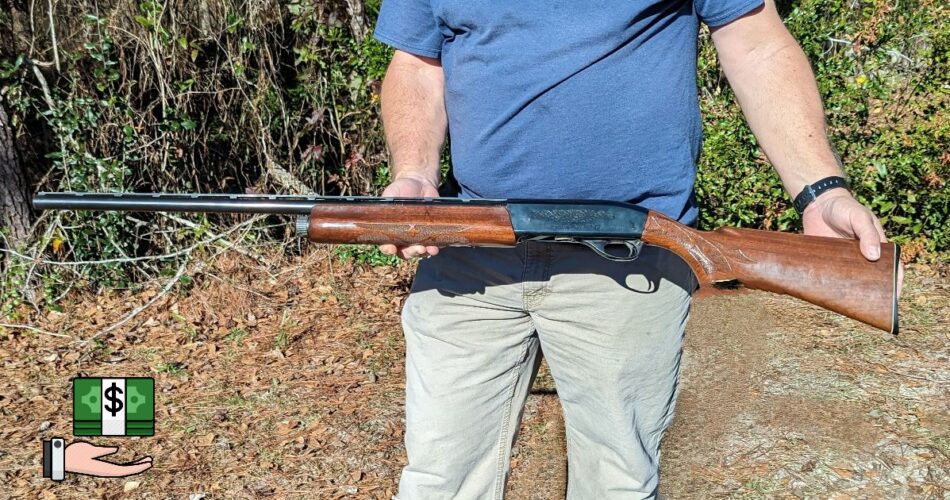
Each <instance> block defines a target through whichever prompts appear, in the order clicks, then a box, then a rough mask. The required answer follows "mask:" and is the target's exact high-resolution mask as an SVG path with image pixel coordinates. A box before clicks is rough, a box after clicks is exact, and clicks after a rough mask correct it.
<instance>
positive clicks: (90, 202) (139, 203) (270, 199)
mask: <svg viewBox="0 0 950 500" xmlns="http://www.w3.org/2000/svg"><path fill="white" fill-rule="evenodd" d="M321 203H349V204H360V205H363V204H395V203H403V204H411V205H418V204H425V205H436V206H440V205H504V204H506V203H507V202H506V201H505V200H462V199H458V198H380V197H375V196H296V195H273V194H267V195H256V194H168V193H155V194H137V193H38V194H37V195H36V196H34V197H33V208H36V209H37V210H117V211H125V212H192V213H206V212H209V213H210V212H216V213H254V214H287V215H290V214H301V215H308V214H310V211H311V210H312V209H313V207H314V206H315V205H319V204H321Z"/></svg>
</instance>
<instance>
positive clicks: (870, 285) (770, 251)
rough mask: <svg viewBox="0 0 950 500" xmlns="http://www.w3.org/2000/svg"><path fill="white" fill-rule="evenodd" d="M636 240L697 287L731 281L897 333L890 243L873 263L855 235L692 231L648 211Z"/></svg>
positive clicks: (895, 250)
mask: <svg viewBox="0 0 950 500" xmlns="http://www.w3.org/2000/svg"><path fill="white" fill-rule="evenodd" d="M643 240H644V242H645V243H647V244H651V245H657V246H661V247H664V248H667V249H669V250H670V251H672V252H674V253H676V254H677V255H679V256H680V257H681V258H682V259H683V260H684V261H686V263H687V264H689V266H690V267H691V268H692V269H693V272H694V273H695V274H696V276H697V278H698V279H699V282H700V283H701V284H703V285H712V284H714V283H717V282H724V281H733V280H734V281H738V282H739V283H741V284H742V285H743V286H746V287H748V288H752V289H756V290H766V291H769V292H775V293H781V294H785V295H791V296H793V297H797V298H799V299H802V300H805V301H808V302H811V303H812V304H815V305H818V306H821V307H823V308H825V309H828V310H830V311H834V312H837V313H839V314H843V315H845V316H848V317H850V318H853V319H856V320H858V321H862V322H864V323H867V324H869V325H871V326H874V327H876V328H880V329H882V330H884V331H888V332H891V333H897V323H898V320H897V289H896V279H897V273H896V271H897V260H898V259H899V249H898V248H897V246H896V245H894V244H893V243H886V244H882V245H881V258H880V259H879V260H877V261H874V262H872V261H869V260H867V259H865V258H864V256H862V255H861V251H860V249H859V246H858V242H857V241H856V240H847V239H840V238H824V237H819V236H806V235H802V234H792V233H780V232H774V231H759V230H755V229H736V228H722V229H717V230H715V231H699V230H696V229H693V228H690V227H688V226H684V225H682V224H679V223H677V222H676V221H673V220H670V219H669V218H667V217H665V216H663V215H660V214H657V213H655V212H650V215H649V216H648V218H647V224H646V227H645V229H644V232H643ZM804 326H806V325H803V327H804Z"/></svg>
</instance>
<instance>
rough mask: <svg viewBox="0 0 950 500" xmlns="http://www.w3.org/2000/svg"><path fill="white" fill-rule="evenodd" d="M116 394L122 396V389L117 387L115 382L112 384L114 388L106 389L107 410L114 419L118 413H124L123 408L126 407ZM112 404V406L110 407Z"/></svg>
mask: <svg viewBox="0 0 950 500" xmlns="http://www.w3.org/2000/svg"><path fill="white" fill-rule="evenodd" d="M116 393H119V394H122V389H119V388H118V387H116V385H115V382H113V383H112V387H110V388H108V389H106V401H108V403H106V405H105V407H104V408H105V410H106V411H107V412H109V413H111V414H112V416H113V417H114V416H115V414H116V413H119V412H120V411H122V407H123V406H125V405H123V404H122V400H121V399H119V397H118V396H117V395H116ZM110 404H111V406H110Z"/></svg>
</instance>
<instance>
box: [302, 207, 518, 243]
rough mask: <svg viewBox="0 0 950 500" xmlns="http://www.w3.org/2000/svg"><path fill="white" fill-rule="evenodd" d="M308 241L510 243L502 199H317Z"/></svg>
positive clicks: (511, 234)
mask: <svg viewBox="0 0 950 500" xmlns="http://www.w3.org/2000/svg"><path fill="white" fill-rule="evenodd" d="M307 237H308V238H309V239H310V241H314V242H319V243H366V244H373V245H385V244H395V245H399V246H407V245H431V246H450V245H471V246H514V245H515V243H516V238H515V233H514V230H513V229H512V227H511V219H510V218H509V217H508V210H506V209H505V207H504V205H494V206H490V205H472V206H465V205H439V204H431V205H430V204H379V205H357V204H352V203H350V204H348V203H321V204H319V205H316V206H315V207H314V208H313V210H312V211H311V212H310V225H309V227H308V229H307Z"/></svg>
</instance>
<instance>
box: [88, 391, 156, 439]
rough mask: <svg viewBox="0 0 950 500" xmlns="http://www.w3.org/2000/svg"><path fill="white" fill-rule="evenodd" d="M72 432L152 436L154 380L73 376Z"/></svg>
mask: <svg viewBox="0 0 950 500" xmlns="http://www.w3.org/2000/svg"><path fill="white" fill-rule="evenodd" d="M73 434H74V435H76V436H152V435H154V434H155V381H154V380H153V379H151V378H147V377H129V378H94V377H92V378H87V377H80V378H75V379H73Z"/></svg>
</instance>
